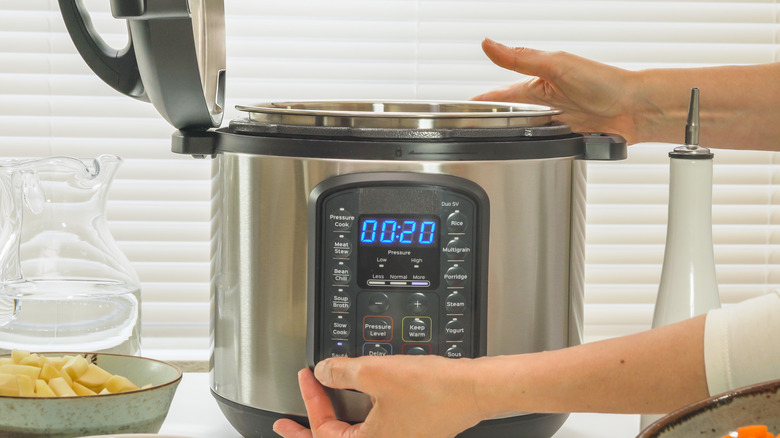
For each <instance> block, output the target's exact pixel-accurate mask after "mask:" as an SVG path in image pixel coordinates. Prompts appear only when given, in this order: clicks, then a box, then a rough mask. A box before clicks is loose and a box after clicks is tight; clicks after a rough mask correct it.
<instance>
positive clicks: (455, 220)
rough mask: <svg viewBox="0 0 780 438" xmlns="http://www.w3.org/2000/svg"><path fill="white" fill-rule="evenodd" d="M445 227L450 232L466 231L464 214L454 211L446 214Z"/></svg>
mask: <svg viewBox="0 0 780 438" xmlns="http://www.w3.org/2000/svg"><path fill="white" fill-rule="evenodd" d="M447 229H448V230H450V232H452V233H462V232H464V231H466V215H465V214H463V213H461V212H459V211H456V212H455V213H452V214H451V215H449V216H447Z"/></svg>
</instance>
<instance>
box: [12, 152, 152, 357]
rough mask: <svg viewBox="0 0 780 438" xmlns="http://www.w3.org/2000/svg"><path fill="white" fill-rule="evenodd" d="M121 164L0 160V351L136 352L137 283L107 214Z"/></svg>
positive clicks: (110, 160) (110, 159)
mask: <svg viewBox="0 0 780 438" xmlns="http://www.w3.org/2000/svg"><path fill="white" fill-rule="evenodd" d="M121 162H122V160H121V159H120V158H119V157H116V156H112V155H101V156H99V157H97V158H96V159H94V160H88V161H82V160H79V159H76V158H68V157H50V158H43V159H33V160H6V161H0V353H5V352H8V351H10V350H13V349H24V350H29V351H37V352H45V351H60V352H69V351H72V352H112V353H123V354H132V355H137V354H140V350H141V343H140V339H141V337H140V331H141V305H140V303H141V295H140V281H139V279H138V275H137V274H136V272H135V270H134V269H133V268H132V266H131V265H130V262H129V260H128V259H127V257H126V256H125V255H124V253H122V251H121V250H120V249H119V247H118V246H117V244H116V242H115V241H114V238H113V236H112V235H111V232H110V231H109V228H108V222H107V220H106V216H105V207H106V197H107V196H106V195H107V192H108V189H109V186H110V185H111V181H112V180H113V178H114V175H115V173H116V170H117V168H118V167H119V165H120V164H121Z"/></svg>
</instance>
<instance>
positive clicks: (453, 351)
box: [444, 345, 465, 359]
mask: <svg viewBox="0 0 780 438" xmlns="http://www.w3.org/2000/svg"><path fill="white" fill-rule="evenodd" d="M464 355H465V352H464V351H463V349H462V348H460V347H458V346H457V345H454V346H452V347H450V348H448V349H447V351H445V352H444V356H445V357H449V358H452V359H459V358H461V357H464Z"/></svg>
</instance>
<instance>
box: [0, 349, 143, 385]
mask: <svg viewBox="0 0 780 438" xmlns="http://www.w3.org/2000/svg"><path fill="white" fill-rule="evenodd" d="M151 386H152V385H145V386H144V388H149V387H151ZM137 389H139V388H138V386H136V385H135V384H134V383H133V382H131V381H130V380H129V379H128V378H126V377H123V376H119V375H112V374H111V373H109V372H108V371H106V370H104V369H102V368H100V367H99V366H97V365H95V364H92V363H89V360H87V358H86V357H84V356H62V357H55V356H42V355H38V354H36V353H30V352H28V351H21V350H14V352H13V353H12V355H11V357H6V358H2V359H0V396H20V395H21V396H24V397H74V396H85V395H96V394H113V393H119V392H126V391H134V390H137Z"/></svg>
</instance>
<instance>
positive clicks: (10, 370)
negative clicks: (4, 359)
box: [0, 364, 41, 382]
mask: <svg viewBox="0 0 780 438" xmlns="http://www.w3.org/2000/svg"><path fill="white" fill-rule="evenodd" d="M0 373H2V374H14V375H25V376H29V377H30V378H31V379H33V382H34V381H35V379H37V378H38V375H40V374H41V369H40V368H38V367H33V366H30V365H19V364H5V365H0Z"/></svg>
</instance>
